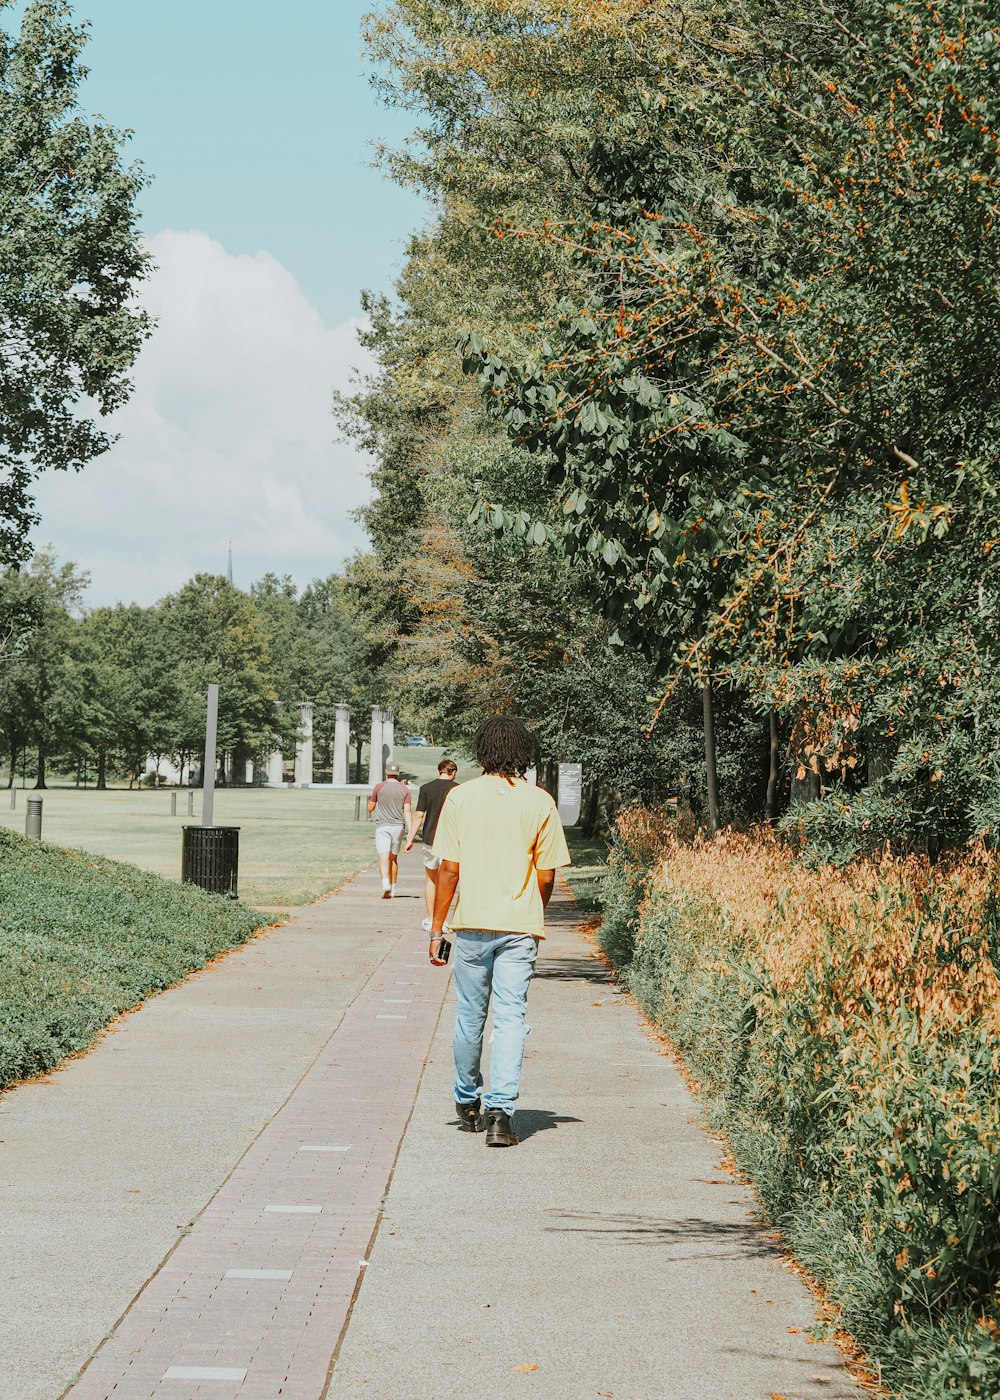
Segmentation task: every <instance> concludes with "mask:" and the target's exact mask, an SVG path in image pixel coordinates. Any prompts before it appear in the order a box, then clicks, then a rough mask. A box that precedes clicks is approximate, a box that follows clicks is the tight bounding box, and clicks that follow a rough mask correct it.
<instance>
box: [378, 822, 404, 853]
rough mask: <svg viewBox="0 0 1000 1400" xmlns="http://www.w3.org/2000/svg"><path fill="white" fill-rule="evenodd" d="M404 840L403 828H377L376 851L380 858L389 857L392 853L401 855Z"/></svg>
mask: <svg viewBox="0 0 1000 1400" xmlns="http://www.w3.org/2000/svg"><path fill="white" fill-rule="evenodd" d="M402 840H403V828H402V827H401V826H377V827H376V828H375V850H376V853H377V854H378V855H380V856H387V855H389V854H390V852H391V853H392V855H394V856H398V855H399V847H400V844H401V843H402Z"/></svg>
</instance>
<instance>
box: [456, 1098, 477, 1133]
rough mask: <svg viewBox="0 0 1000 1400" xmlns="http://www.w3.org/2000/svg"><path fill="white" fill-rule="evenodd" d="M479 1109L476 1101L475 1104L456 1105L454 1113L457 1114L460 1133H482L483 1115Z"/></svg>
mask: <svg viewBox="0 0 1000 1400" xmlns="http://www.w3.org/2000/svg"><path fill="white" fill-rule="evenodd" d="M480 1107H481V1106H480V1103H479V1100H478V1099H477V1100H476V1102H475V1103H456V1105H455V1112H456V1113H457V1114H458V1127H459V1131H460V1132H463V1133H481V1132H482V1131H483V1127H484V1124H483V1115H482V1113H481V1111H480Z"/></svg>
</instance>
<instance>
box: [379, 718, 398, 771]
mask: <svg viewBox="0 0 1000 1400" xmlns="http://www.w3.org/2000/svg"><path fill="white" fill-rule="evenodd" d="M395 761H396V716H395V715H394V714H393V713H392V711H391V710H386V711H385V712H384V713H383V715H382V763H383V767H384V765H385V764H387V763H395Z"/></svg>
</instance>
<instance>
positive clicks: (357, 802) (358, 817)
mask: <svg viewBox="0 0 1000 1400" xmlns="http://www.w3.org/2000/svg"><path fill="white" fill-rule="evenodd" d="M354 820H355V821H356V822H359V821H360V820H361V794H360V792H359V793H358V795H357V797H356V798H355V799H354Z"/></svg>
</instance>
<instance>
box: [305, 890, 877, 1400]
mask: <svg viewBox="0 0 1000 1400" xmlns="http://www.w3.org/2000/svg"><path fill="white" fill-rule="evenodd" d="M574 926H575V915H574V911H573V907H572V905H571V904H570V903H569V901H568V900H567V899H566V898H565V897H563V898H560V899H559V900H558V901H556V902H554V903H553V906H552V907H551V908H550V911H549V919H548V923H547V927H548V931H549V938H548V939H547V940H546V942H545V943H544V944H543V945H542V949H541V952H540V955H539V959H538V973H537V976H536V978H535V981H534V982H533V983H532V987H531V991H530V994H529V1016H528V1020H529V1022H530V1023H531V1025H532V1031H531V1034H530V1036H529V1039H528V1053H527V1055H526V1059H525V1071H524V1083H523V1092H522V1103H523V1104H524V1107H523V1108H519V1110H518V1113H517V1117H516V1123H517V1128H518V1132H519V1134H520V1137H521V1143H520V1145H519V1146H518V1147H516V1148H508V1149H502V1150H501V1149H488V1148H486V1146H485V1143H484V1139H483V1137H482V1136H473V1135H471V1134H466V1133H459V1132H457V1131H456V1128H455V1118H454V1113H453V1111H452V1065H451V1046H450V1037H451V1025H452V1016H451V1005H450V999H449V1006H448V1007H447V1008H446V1014H445V1015H444V1016H443V1017H442V1019H441V1023H440V1026H439V1030H438V1034H437V1037H436V1038H435V1041H434V1045H433V1047H432V1051H431V1057H430V1063H429V1065H428V1069H427V1071H426V1073H425V1076H424V1080H423V1084H422V1087H421V1091H420V1095H419V1098H418V1101H417V1105H416V1108H415V1110H414V1114H413V1118H412V1120H411V1123H410V1127H409V1130H408V1132H407V1135H406V1139H405V1141H404V1144H403V1147H402V1150H401V1152H400V1156H399V1160H398V1162H397V1165H396V1171H395V1175H394V1177H393V1183H392V1190H391V1192H390V1194H389V1198H388V1201H387V1203H386V1210H385V1215H384V1218H383V1221H382V1225H381V1229H380V1231H379V1235H378V1239H377V1242H376V1245H375V1248H374V1249H373V1251H372V1254H371V1258H370V1261H369V1267H368V1268H367V1270H366V1271H365V1278H364V1283H363V1285H362V1288H361V1290H360V1293H359V1296H358V1300H357V1302H356V1304H355V1307H354V1312H353V1315H352V1318H351V1322H350V1326H349V1328H348V1330H347V1333H346V1337H345V1340H344V1343H343V1345H342V1347H341V1350H340V1354H339V1357H338V1360H337V1365H336V1368H335V1370H334V1372H333V1376H332V1381H331V1385H330V1389H329V1392H328V1393H329V1396H330V1400H347V1398H348V1397H357V1396H364V1400H460V1398H461V1400H465V1397H468V1396H469V1395H483V1396H488V1397H489V1400H508V1397H510V1400H522V1397H532V1400H540V1397H544V1400H591V1397H595V1396H613V1397H615V1400H702V1397H704V1400H779V1398H780V1397H787V1400H821V1397H825V1400H856V1397H859V1396H860V1395H861V1391H860V1390H859V1389H858V1388H856V1387H855V1386H854V1385H853V1383H852V1382H851V1380H850V1378H849V1377H848V1376H847V1374H846V1372H845V1370H844V1368H843V1366H842V1363H841V1357H840V1354H839V1352H838V1351H837V1350H836V1349H835V1348H834V1347H832V1346H830V1345H825V1344H815V1343H813V1342H811V1341H810V1340H809V1339H808V1338H807V1336H806V1335H805V1332H806V1329H808V1328H810V1327H812V1326H813V1325H814V1324H815V1309H814V1306H813V1303H812V1299H811V1298H810V1295H809V1293H808V1292H807V1290H806V1288H805V1287H804V1286H803V1284H802V1283H801V1282H800V1281H799V1280H798V1278H796V1276H795V1275H794V1274H793V1273H792V1272H791V1271H790V1270H789V1269H788V1268H787V1267H786V1266H785V1264H784V1263H783V1261H782V1259H781V1258H780V1256H779V1255H778V1254H777V1253H776V1251H775V1247H774V1245H773V1243H772V1242H771V1241H770V1240H769V1239H768V1238H767V1235H768V1231H767V1230H766V1229H764V1228H762V1227H761V1226H760V1225H759V1224H757V1223H755V1214H754V1200H753V1196H752V1193H751V1192H750V1191H749V1190H748V1189H747V1188H745V1187H743V1186H740V1185H738V1184H735V1183H734V1182H733V1180H732V1178H731V1177H729V1176H727V1175H725V1174H724V1173H722V1172H720V1171H719V1170H717V1164H718V1162H719V1158H720V1148H719V1144H718V1143H717V1141H715V1140H714V1139H713V1138H712V1137H711V1136H709V1135H708V1134H707V1133H706V1132H705V1131H704V1130H703V1129H702V1128H701V1127H700V1126H699V1121H698V1110H697V1106H696V1105H695V1103H694V1101H693V1100H692V1098H691V1096H690V1094H689V1092H688V1090H687V1089H686V1087H685V1085H684V1083H683V1081H682V1080H681V1078H680V1075H679V1074H678V1072H677V1070H676V1068H675V1066H674V1064H673V1062H672V1061H671V1060H670V1059H669V1058H667V1057H666V1056H665V1055H664V1054H662V1053H660V1051H659V1047H658V1046H657V1044H656V1043H655V1042H654V1041H653V1039H652V1038H651V1037H650V1036H649V1035H648V1034H647V1033H646V1031H645V1030H644V1028H643V1026H642V1024H641V1021H640V1018H639V1016H638V1014H637V1012H636V1010H635V1009H634V1007H633V1006H632V1005H631V1004H630V1003H629V1002H628V1001H627V1000H626V998H625V997H624V996H622V995H621V993H620V992H618V990H617V989H616V987H615V986H614V984H613V983H612V982H611V981H610V980H609V978H608V975H607V973H606V972H605V970H604V967H603V964H602V963H601V962H600V961H599V960H598V958H597V957H596V955H595V954H594V952H593V950H592V947H591V945H590V944H589V943H588V942H587V941H586V940H585V939H584V938H583V937H582V936H581V935H580V934H579V933H578V932H577V931H576V930H575V927H574ZM301 1400H306V1397H302V1398H301ZM309 1400H312V1398H311V1397H309Z"/></svg>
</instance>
